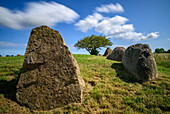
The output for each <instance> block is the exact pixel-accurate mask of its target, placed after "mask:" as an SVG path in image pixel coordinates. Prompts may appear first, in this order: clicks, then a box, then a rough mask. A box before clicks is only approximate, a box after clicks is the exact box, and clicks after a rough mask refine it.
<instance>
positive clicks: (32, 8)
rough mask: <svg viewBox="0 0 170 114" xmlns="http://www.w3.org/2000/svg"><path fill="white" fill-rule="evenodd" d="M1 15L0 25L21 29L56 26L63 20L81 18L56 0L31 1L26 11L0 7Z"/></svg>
mask: <svg viewBox="0 0 170 114" xmlns="http://www.w3.org/2000/svg"><path fill="white" fill-rule="evenodd" d="M0 17H1V18H0V26H4V27H8V28H12V29H17V30H20V29H25V28H30V27H34V26H39V25H43V24H44V25H48V26H54V25H55V24H56V23H61V22H65V23H71V22H74V21H75V20H76V19H77V18H79V15H78V14H77V13H76V12H75V11H73V10H72V9H70V8H68V7H66V6H64V5H61V4H58V3H56V2H50V3H47V2H30V3H27V5H26V7H25V9H24V11H20V10H16V11H12V10H10V9H7V8H5V7H0Z"/></svg>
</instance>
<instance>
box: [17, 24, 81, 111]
mask: <svg viewBox="0 0 170 114" xmlns="http://www.w3.org/2000/svg"><path fill="white" fill-rule="evenodd" d="M83 87H84V81H83V79H82V77H81V76H80V71H79V67H78V64H77V62H76V60H75V59H74V57H73V55H72V54H71V52H70V51H69V50H68V47H67V46H66V44H65V42H64V40H63V38H62V36H61V35H60V34H59V32H58V31H55V30H53V29H50V28H49V27H47V26H40V27H37V28H35V29H33V30H32V32H31V35H30V38H29V41H28V45H27V48H26V52H25V57H24V63H23V69H22V73H21V76H20V79H19V83H18V85H17V93H16V98H17V101H18V102H19V103H20V104H21V105H25V106H27V107H29V108H30V109H33V110H48V109H52V108H55V107H60V106H63V105H66V104H68V103H80V102H81V101H82V92H83Z"/></svg>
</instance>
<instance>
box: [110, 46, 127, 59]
mask: <svg viewBox="0 0 170 114" xmlns="http://www.w3.org/2000/svg"><path fill="white" fill-rule="evenodd" d="M124 53H125V48H124V47H116V48H115V49H114V50H113V51H112V52H111V53H110V54H109V55H108V56H107V59H109V60H115V61H122V58H123V54H124Z"/></svg>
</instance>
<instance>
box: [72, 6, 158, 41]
mask: <svg viewBox="0 0 170 114" xmlns="http://www.w3.org/2000/svg"><path fill="white" fill-rule="evenodd" d="M95 11H96V12H95V13H93V15H88V16H87V17H86V18H85V19H83V20H80V21H79V22H78V23H76V24H75V26H77V27H78V29H79V30H80V31H82V32H87V31H88V30H90V29H93V28H94V30H95V31H96V32H98V33H101V34H104V35H106V37H108V38H117V39H130V40H135V41H139V40H146V39H151V38H157V37H158V36H159V35H158V33H159V32H151V33H148V34H147V35H146V36H145V35H143V33H137V32H135V28H134V26H133V24H126V22H127V21H129V19H127V18H125V17H122V16H118V15H116V16H114V17H112V18H110V17H103V16H102V15H101V14H99V13H97V12H101V13H102V12H105V13H113V12H123V11H124V10H123V7H122V6H121V5H120V4H118V3H117V4H116V5H114V4H107V5H102V6H101V7H97V8H96V9H95Z"/></svg>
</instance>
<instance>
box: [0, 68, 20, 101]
mask: <svg viewBox="0 0 170 114" xmlns="http://www.w3.org/2000/svg"><path fill="white" fill-rule="evenodd" d="M21 71H22V69H19V71H15V73H14V76H15V78H14V79H12V80H10V81H7V80H0V94H3V95H4V97H5V98H7V99H10V100H12V101H16V91H17V89H16V86H17V84H18V81H19V77H20V74H21Z"/></svg>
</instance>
